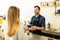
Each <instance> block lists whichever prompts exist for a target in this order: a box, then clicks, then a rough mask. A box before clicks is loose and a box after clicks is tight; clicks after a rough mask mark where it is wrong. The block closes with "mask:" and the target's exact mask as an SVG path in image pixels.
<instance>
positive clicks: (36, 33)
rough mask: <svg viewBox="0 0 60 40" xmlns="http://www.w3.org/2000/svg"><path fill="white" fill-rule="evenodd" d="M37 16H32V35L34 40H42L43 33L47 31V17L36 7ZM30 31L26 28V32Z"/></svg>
mask: <svg viewBox="0 0 60 40" xmlns="http://www.w3.org/2000/svg"><path fill="white" fill-rule="evenodd" d="M34 13H35V15H34V16H32V18H31V22H30V24H31V25H32V26H31V29H32V30H30V32H31V33H32V40H42V36H41V35H40V34H41V31H42V30H44V29H45V17H43V16H42V15H40V7H39V6H34ZM26 30H28V27H27V26H25V31H26Z"/></svg>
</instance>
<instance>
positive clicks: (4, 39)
mask: <svg viewBox="0 0 60 40" xmlns="http://www.w3.org/2000/svg"><path fill="white" fill-rule="evenodd" d="M35 5H38V6H40V8H41V11H40V14H41V15H43V16H44V17H45V19H46V21H45V29H44V30H43V31H42V34H41V35H42V36H43V37H44V39H42V40H60V0H0V40H12V38H13V37H14V36H12V37H9V36H8V34H7V31H8V27H7V26H8V25H7V24H8V23H7V19H8V16H7V15H8V9H9V7H10V6H16V7H18V8H19V9H20V14H19V20H20V22H19V23H20V25H21V26H20V30H19V32H20V33H19V34H20V37H17V36H18V35H16V37H17V38H20V39H19V40H32V35H31V33H30V32H29V33H27V32H24V25H28V24H29V22H30V21H31V17H32V16H33V15H34V6H35ZM17 38H16V39H14V40H18V39H17ZM37 40H38V39H37Z"/></svg>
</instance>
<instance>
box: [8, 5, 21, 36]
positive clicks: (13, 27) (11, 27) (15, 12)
mask: <svg viewBox="0 0 60 40" xmlns="http://www.w3.org/2000/svg"><path fill="white" fill-rule="evenodd" d="M19 12H20V10H19V9H18V8H17V7H15V6H10V7H9V9H8V36H10V37H11V36H13V35H15V33H16V31H17V29H18V27H19Z"/></svg>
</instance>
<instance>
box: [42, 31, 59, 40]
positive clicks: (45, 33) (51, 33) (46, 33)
mask: <svg viewBox="0 0 60 40" xmlns="http://www.w3.org/2000/svg"><path fill="white" fill-rule="evenodd" d="M42 35H43V36H47V37H51V38H56V39H60V33H59V32H56V31H47V30H43V31H42Z"/></svg>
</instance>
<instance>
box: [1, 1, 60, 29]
mask: <svg viewBox="0 0 60 40" xmlns="http://www.w3.org/2000/svg"><path fill="white" fill-rule="evenodd" d="M41 1H44V0H5V1H4V0H0V15H3V16H6V14H7V11H8V8H9V7H10V6H12V5H13V6H17V7H18V8H20V20H21V21H22V22H23V23H24V21H28V20H29V21H30V18H31V17H32V15H34V12H33V7H34V6H35V5H39V6H40V2H41ZM45 1H47V0H45ZM48 1H52V0H48ZM57 8H58V9H59V8H60V7H57ZM54 12H55V7H46V8H43V7H41V15H43V16H45V18H46V24H47V23H48V22H50V23H51V24H52V25H53V26H54V28H60V16H55V14H54Z"/></svg>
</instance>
